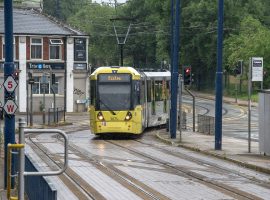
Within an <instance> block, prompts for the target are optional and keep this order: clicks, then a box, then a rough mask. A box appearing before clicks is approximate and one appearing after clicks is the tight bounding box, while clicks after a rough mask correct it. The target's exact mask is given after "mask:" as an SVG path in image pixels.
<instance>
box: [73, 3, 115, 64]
mask: <svg viewBox="0 0 270 200" xmlns="http://www.w3.org/2000/svg"><path fill="white" fill-rule="evenodd" d="M114 14H115V10H114V8H112V7H109V6H105V5H99V4H89V5H87V6H85V7H84V8H83V9H81V10H80V11H79V12H77V13H76V14H75V15H74V16H72V17H70V18H69V19H68V22H69V23H70V24H71V25H73V26H75V27H79V29H80V30H82V31H84V32H85V33H88V34H89V36H90V39H89V61H90V63H91V64H92V65H93V66H100V65H117V64H118V58H119V55H118V49H117V48H118V47H117V45H116V39H115V35H114V30H113V26H112V22H111V21H110V19H112V18H113V17H114Z"/></svg>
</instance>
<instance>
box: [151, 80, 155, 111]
mask: <svg viewBox="0 0 270 200" xmlns="http://www.w3.org/2000/svg"><path fill="white" fill-rule="evenodd" d="M155 92H156V91H155V81H154V80H153V81H152V84H151V97H152V102H151V103H152V109H151V112H152V115H155V114H156V99H155Z"/></svg>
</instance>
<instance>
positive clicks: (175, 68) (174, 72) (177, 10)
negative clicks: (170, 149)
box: [170, 0, 180, 138]
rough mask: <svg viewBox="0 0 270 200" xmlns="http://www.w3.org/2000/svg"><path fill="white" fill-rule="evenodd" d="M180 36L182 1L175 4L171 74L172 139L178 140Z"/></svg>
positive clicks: (177, 0)
mask: <svg viewBox="0 0 270 200" xmlns="http://www.w3.org/2000/svg"><path fill="white" fill-rule="evenodd" d="M179 34H180V0H176V4H175V24H174V37H173V38H174V40H173V41H174V42H173V43H174V48H173V60H174V61H173V66H172V73H171V79H172V80H171V83H172V85H171V111H170V116H171V119H170V133H171V138H176V125H177V85H178V60H179V59H178V54H179Z"/></svg>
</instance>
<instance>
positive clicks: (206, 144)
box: [156, 130, 270, 174]
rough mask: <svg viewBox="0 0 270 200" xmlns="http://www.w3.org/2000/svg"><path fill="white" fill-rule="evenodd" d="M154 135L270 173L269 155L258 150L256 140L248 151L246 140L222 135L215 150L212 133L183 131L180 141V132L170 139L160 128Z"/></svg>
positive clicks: (181, 145) (163, 139)
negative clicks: (217, 148)
mask: <svg viewBox="0 0 270 200" xmlns="http://www.w3.org/2000/svg"><path fill="white" fill-rule="evenodd" d="M156 136H157V137H158V138H160V139H161V140H162V141H164V142H166V143H169V144H171V145H174V146H180V147H184V148H188V149H191V150H194V151H199V152H202V153H204V154H207V155H212V156H215V157H218V158H221V159H226V160H229V161H233V162H235V163H237V164H240V165H242V166H245V167H247V168H250V169H254V170H257V171H260V172H264V173H268V174H270V156H269V155H264V154H261V153H260V152H259V145H258V142H253V141H252V142H251V153H248V141H247V140H244V139H235V138H231V137H225V136H223V138H222V150H215V136H214V135H204V134H201V133H195V132H189V131H188V132H187V131H183V132H182V134H181V141H180V133H177V138H176V139H171V138H170V134H169V133H168V132H166V130H160V131H158V132H157V133H156Z"/></svg>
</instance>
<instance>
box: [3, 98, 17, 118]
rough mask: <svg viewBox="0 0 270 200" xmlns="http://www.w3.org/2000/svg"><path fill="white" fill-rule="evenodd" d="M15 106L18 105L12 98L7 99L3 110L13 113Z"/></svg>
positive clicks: (9, 113)
mask: <svg viewBox="0 0 270 200" xmlns="http://www.w3.org/2000/svg"><path fill="white" fill-rule="evenodd" d="M17 108H18V106H17V105H16V103H15V102H14V101H13V100H7V102H6V104H5V105H4V110H5V112H6V113H7V114H8V115H13V114H14V113H15V112H16V110H17Z"/></svg>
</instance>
